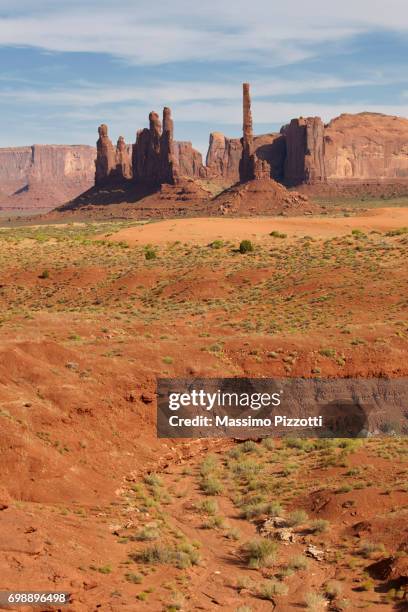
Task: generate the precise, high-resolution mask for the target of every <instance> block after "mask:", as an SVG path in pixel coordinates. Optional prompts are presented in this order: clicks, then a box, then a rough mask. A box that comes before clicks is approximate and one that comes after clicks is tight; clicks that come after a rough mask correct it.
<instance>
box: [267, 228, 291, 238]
mask: <svg viewBox="0 0 408 612" xmlns="http://www.w3.org/2000/svg"><path fill="white" fill-rule="evenodd" d="M269 235H270V236H272V238H287V236H288V235H287V234H284V233H283V232H278V230H273V232H271V233H270V234H269Z"/></svg>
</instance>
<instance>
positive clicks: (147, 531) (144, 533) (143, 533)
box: [134, 527, 160, 542]
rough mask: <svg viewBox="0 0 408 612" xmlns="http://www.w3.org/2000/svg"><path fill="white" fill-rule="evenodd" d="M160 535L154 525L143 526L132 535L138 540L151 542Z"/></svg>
mask: <svg viewBox="0 0 408 612" xmlns="http://www.w3.org/2000/svg"><path fill="white" fill-rule="evenodd" d="M159 537H160V531H159V530H158V529H155V528H154V527H144V528H143V529H141V530H140V531H139V533H137V534H136V535H135V536H134V539H135V540H138V541H139V542H152V541H153V540H157V539H158V538H159Z"/></svg>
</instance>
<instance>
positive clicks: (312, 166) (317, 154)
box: [282, 117, 326, 185]
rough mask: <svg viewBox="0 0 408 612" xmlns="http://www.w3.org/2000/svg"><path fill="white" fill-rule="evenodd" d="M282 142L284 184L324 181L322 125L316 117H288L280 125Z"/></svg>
mask: <svg viewBox="0 0 408 612" xmlns="http://www.w3.org/2000/svg"><path fill="white" fill-rule="evenodd" d="M282 135H283V137H284V138H285V142H286V156H285V163H284V177H283V178H284V182H285V183H286V184H287V185H300V184H302V183H319V182H324V181H325V180H326V170H325V155H324V151H325V148H324V125H323V121H322V120H321V119H320V117H308V118H307V119H304V118H303V117H300V118H299V119H292V121H291V122H290V124H289V125H287V126H285V127H283V128H282Z"/></svg>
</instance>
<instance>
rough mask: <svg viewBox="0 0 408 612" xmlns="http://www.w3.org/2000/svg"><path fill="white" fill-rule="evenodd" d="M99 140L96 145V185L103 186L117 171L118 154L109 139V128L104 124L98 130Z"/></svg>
mask: <svg viewBox="0 0 408 612" xmlns="http://www.w3.org/2000/svg"><path fill="white" fill-rule="evenodd" d="M98 133H99V138H98V141H97V143H96V160H95V185H101V184H103V183H104V182H105V181H106V179H107V178H109V176H110V175H111V173H112V172H114V171H115V168H116V154H115V149H114V146H113V144H112V142H111V140H110V139H109V137H108V126H107V125H105V124H104V123H102V125H100V126H99V128H98Z"/></svg>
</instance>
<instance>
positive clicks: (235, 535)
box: [225, 527, 241, 542]
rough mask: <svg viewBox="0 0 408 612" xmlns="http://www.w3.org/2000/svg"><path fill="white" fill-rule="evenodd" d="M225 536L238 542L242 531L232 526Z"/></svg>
mask: <svg viewBox="0 0 408 612" xmlns="http://www.w3.org/2000/svg"><path fill="white" fill-rule="evenodd" d="M225 537H226V538H227V539H228V540H233V541H234V542H237V541H238V540H239V539H240V538H241V532H240V531H239V529H237V528H236V527H231V529H229V530H228V531H227V533H226V534H225Z"/></svg>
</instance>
